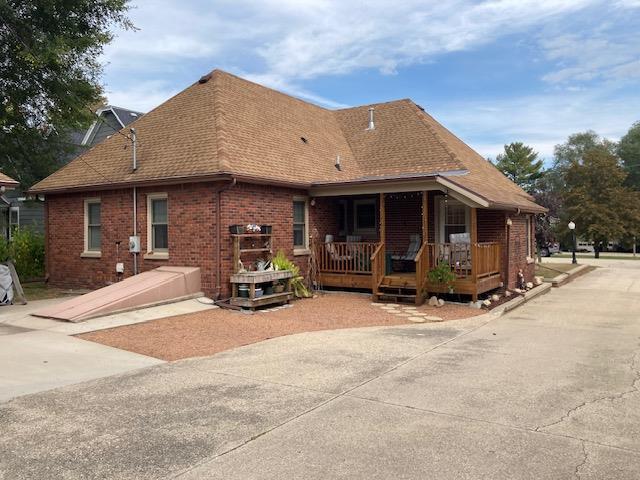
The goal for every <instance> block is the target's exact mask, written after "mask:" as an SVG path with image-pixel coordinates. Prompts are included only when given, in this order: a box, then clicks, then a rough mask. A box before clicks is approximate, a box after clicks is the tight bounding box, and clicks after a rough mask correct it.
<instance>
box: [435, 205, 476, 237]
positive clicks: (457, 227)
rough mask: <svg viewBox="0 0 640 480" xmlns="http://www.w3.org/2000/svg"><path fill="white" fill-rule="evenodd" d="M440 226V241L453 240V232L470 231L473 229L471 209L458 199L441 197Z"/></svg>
mask: <svg viewBox="0 0 640 480" xmlns="http://www.w3.org/2000/svg"><path fill="white" fill-rule="evenodd" d="M438 201H439V208H438V217H439V222H438V228H439V235H438V237H439V238H440V242H442V243H449V242H451V234H455V233H468V232H470V231H471V229H470V226H469V223H470V218H469V209H468V207H467V206H466V205H464V204H463V203H461V202H459V201H458V200H455V199H452V198H450V197H449V198H448V199H447V200H445V199H444V198H443V197H439V199H438Z"/></svg>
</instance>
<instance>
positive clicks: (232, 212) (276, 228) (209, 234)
mask: <svg viewBox="0 0 640 480" xmlns="http://www.w3.org/2000/svg"><path fill="white" fill-rule="evenodd" d="M220 186H221V185H220V184H216V183H213V182H206V183H205V182H203V183H194V184H184V185H172V186H164V187H157V188H152V187H146V188H139V189H138V232H139V235H140V237H141V242H142V253H141V254H140V255H139V256H138V259H139V261H138V266H139V271H145V270H150V269H153V268H156V267H158V266H161V265H180V266H196V267H200V269H201V273H202V287H203V290H204V291H205V293H207V294H208V295H213V294H215V285H216V278H215V275H216V264H215V262H216V229H215V222H216V196H217V194H216V192H217V189H218V188H219V187H220ZM151 193H167V195H168V205H169V258H168V260H150V259H147V260H145V259H144V252H146V251H147V217H146V209H147V195H148V194H151ZM294 195H302V196H304V195H305V192H304V191H300V190H293V189H287V188H277V187H270V186H258V185H249V184H238V185H235V186H234V187H232V188H230V189H228V190H225V191H224V192H223V193H222V194H221V201H222V210H221V218H222V221H221V232H222V243H221V247H222V248H221V260H222V261H221V286H222V292H221V293H222V296H223V297H226V296H228V294H229V293H230V287H229V283H228V282H229V275H230V274H231V272H232V269H233V265H232V263H233V258H232V257H233V251H232V242H231V236H230V233H229V226H230V225H233V224H241V225H244V224H247V223H258V224H269V225H272V226H273V233H274V238H273V248H274V253H275V251H277V250H279V249H282V250H284V252H285V253H286V255H287V256H289V258H292V259H293V260H294V261H295V262H296V263H297V264H298V265H299V266H300V267H301V270H302V272H303V274H304V273H306V271H307V267H308V260H309V257H308V255H302V256H296V257H294V256H293V225H292V223H293V197H294ZM434 196H435V194H434V193H433V192H430V195H429V212H430V214H429V232H430V235H429V237H430V238H429V240H430V241H433V240H434V238H433V235H434V231H435V228H434V225H435V222H434V218H435V216H434ZM93 197H99V198H100V199H101V202H102V210H101V217H102V256H101V258H81V256H80V255H81V253H82V251H83V250H84V199H86V198H93ZM336 202H337V199H336V198H324V197H318V198H316V199H315V205H313V206H310V207H309V220H310V229H309V230H310V231H309V232H308V233H309V234H311V233H313V232H314V230H315V231H317V233H318V240H319V241H324V235H325V234H327V233H332V234H334V235H337V233H338V229H339V225H338V207H337V204H336ZM132 203H133V202H132V190H131V189H118V190H109V191H99V192H86V193H75V194H58V195H47V201H46V205H45V219H46V220H45V222H46V231H47V241H46V255H47V257H46V265H47V272H48V274H49V277H50V282H51V284H52V285H56V286H62V287H69V288H98V287H101V286H104V285H106V284H108V283H110V282H114V281H116V279H117V278H116V274H115V264H116V262H117V261H120V262H123V263H124V264H125V275H124V276H125V277H128V276H130V275H132V273H133V257H132V255H131V254H129V252H128V239H129V235H131V234H132ZM386 206H387V209H386V211H387V217H386V221H387V243H388V244H389V247H388V248H390V249H391V250H393V249H395V250H399V251H403V250H404V249H406V247H407V245H408V244H409V235H410V234H411V233H418V232H420V231H421V219H420V212H421V197H420V196H419V195H417V196H415V197H413V198H407V199H388V201H387V202H386ZM507 215H509V216H510V218H511V219H512V222H513V225H512V227H511V234H510V239H511V245H510V248H509V255H510V258H509V266H510V274H509V286H510V287H513V286H515V281H516V274H517V272H518V269H520V268H522V269H523V271H524V272H525V276H526V279H527V281H529V280H531V279H532V278H533V264H528V263H527V260H526V244H525V238H526V231H525V216H524V215H515V214H508V213H506V212H501V211H493V210H478V240H479V241H481V242H484V241H498V242H500V243H501V244H502V246H503V266H504V267H505V268H506V265H507V248H506V247H507V245H506V235H507V230H506V216H507ZM116 241H120V242H121V244H120V253H119V257H118V258H116V244H115V242H116ZM532 251H533V250H532ZM259 256H265V255H264V254H262V255H261V254H256V255H254V256H253V257H250V256H246V255H245V256H243V261H245V263H249V262H251V261H253V260H255V259H256V258H258V257H259ZM505 273H506V272H505Z"/></svg>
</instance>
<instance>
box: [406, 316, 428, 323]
mask: <svg viewBox="0 0 640 480" xmlns="http://www.w3.org/2000/svg"><path fill="white" fill-rule="evenodd" d="M407 320H409V321H410V322H413V323H424V322H426V321H427V319H426V317H414V316H411V317H409V318H408V319H407Z"/></svg>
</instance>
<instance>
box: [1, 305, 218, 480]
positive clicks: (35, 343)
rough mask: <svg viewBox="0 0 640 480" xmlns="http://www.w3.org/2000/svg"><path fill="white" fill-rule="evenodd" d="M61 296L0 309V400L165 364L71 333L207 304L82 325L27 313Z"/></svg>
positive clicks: (165, 307)
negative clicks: (83, 338) (86, 339)
mask: <svg viewBox="0 0 640 480" xmlns="http://www.w3.org/2000/svg"><path fill="white" fill-rule="evenodd" d="M64 300H65V298H57V299H49V300H36V301H33V302H29V303H28V304H27V305H11V306H8V307H6V306H5V307H0V402H3V401H7V400H10V399H11V398H14V397H17V396H20V395H26V394H29V393H36V392H41V391H45V390H50V389H52V388H56V387H61V386H64V385H71V384H74V383H79V382H84V381H87V380H93V379H96V378H101V377H107V376H111V375H114V374H117V373H122V372H126V371H130V370H136V369H138V368H143V367H148V366H151V365H157V364H160V363H164V362H163V361H162V360H158V359H157V358H151V357H147V356H145V355H138V354H137V353H132V352H126V351H124V350H119V349H117V348H111V347H108V346H106V345H101V344H98V343H94V342H87V341H85V340H81V339H79V338H76V337H73V336H72V335H75V334H78V333H84V332H89V331H94V330H101V329H104V328H110V327H114V326H119V325H129V324H131V323H138V322H144V321H148V320H150V319H154V318H162V317H167V316H171V315H179V314H182V313H191V312H196V311H200V310H203V309H206V308H211V306H209V305H204V304H201V303H199V302H197V301H196V300H194V299H191V300H185V301H182V302H177V303H172V304H167V305H158V306H156V307H150V308H145V309H140V310H134V311H129V312H121V313H116V314H113V315H109V316H105V317H100V318H94V319H91V320H88V321H86V322H82V323H69V322H61V321H57V320H51V319H48V318H39V317H33V316H31V313H32V312H35V311H38V310H40V309H42V308H45V307H49V306H51V305H55V304H56V303H60V302H62V301H64ZM0 479H2V476H1V475H0Z"/></svg>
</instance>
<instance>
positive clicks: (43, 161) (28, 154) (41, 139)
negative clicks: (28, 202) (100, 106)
mask: <svg viewBox="0 0 640 480" xmlns="http://www.w3.org/2000/svg"><path fill="white" fill-rule="evenodd" d="M127 4H128V0H0V58H1V59H2V60H1V61H0V170H2V171H3V172H4V173H6V174H7V175H9V176H11V177H14V178H16V179H17V180H19V181H20V183H21V184H22V186H23V187H29V186H31V185H32V184H33V183H34V182H36V181H38V180H40V179H42V178H43V177H45V176H47V175H48V174H50V173H51V172H52V171H54V170H55V169H56V168H57V167H58V166H59V163H58V162H59V159H60V158H61V157H62V156H64V155H69V154H71V153H73V149H74V146H73V145H71V144H70V142H69V134H70V132H72V131H74V130H78V129H83V128H86V127H87V126H88V124H89V122H90V121H91V117H92V114H91V111H90V106H91V105H94V104H96V103H97V102H99V101H100V97H101V86H100V83H99V78H100V75H101V73H102V67H101V65H100V64H99V63H98V61H97V59H98V58H99V55H100V53H101V52H102V49H103V47H104V46H105V45H106V44H107V43H109V42H110V41H111V39H112V38H113V33H112V32H113V29H114V27H122V28H132V26H131V24H130V22H129V20H128V19H127V17H126V16H125V14H126V12H127V9H128V5H127Z"/></svg>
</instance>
